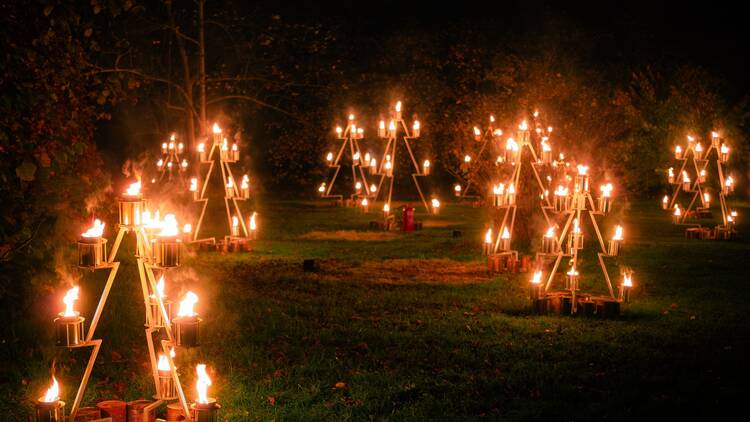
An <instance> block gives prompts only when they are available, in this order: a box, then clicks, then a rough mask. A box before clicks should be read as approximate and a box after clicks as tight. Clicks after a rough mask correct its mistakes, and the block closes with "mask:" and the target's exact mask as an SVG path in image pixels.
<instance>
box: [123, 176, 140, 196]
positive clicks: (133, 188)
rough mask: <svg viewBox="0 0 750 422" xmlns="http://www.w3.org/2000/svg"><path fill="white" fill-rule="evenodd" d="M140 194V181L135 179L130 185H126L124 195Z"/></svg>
mask: <svg viewBox="0 0 750 422" xmlns="http://www.w3.org/2000/svg"><path fill="white" fill-rule="evenodd" d="M140 194H141V181H140V180H139V181H137V182H135V183H131V184H130V186H128V190H126V191H125V195H128V196H138V195H140Z"/></svg>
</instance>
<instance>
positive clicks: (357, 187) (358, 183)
mask: <svg viewBox="0 0 750 422" xmlns="http://www.w3.org/2000/svg"><path fill="white" fill-rule="evenodd" d="M354 189H356V190H358V191H359V190H360V189H362V182H357V183H355V184H354Z"/></svg>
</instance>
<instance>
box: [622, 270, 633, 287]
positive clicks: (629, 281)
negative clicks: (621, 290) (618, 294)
mask: <svg viewBox="0 0 750 422" xmlns="http://www.w3.org/2000/svg"><path fill="white" fill-rule="evenodd" d="M622 285H623V286H624V287H633V275H632V274H630V273H625V274H623V275H622Z"/></svg>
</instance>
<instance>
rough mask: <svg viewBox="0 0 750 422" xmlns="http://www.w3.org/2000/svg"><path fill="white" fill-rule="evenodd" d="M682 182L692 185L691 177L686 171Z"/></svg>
mask: <svg viewBox="0 0 750 422" xmlns="http://www.w3.org/2000/svg"><path fill="white" fill-rule="evenodd" d="M682 181H683V183H690V175H688V173H687V172H686V171H683V172H682Z"/></svg>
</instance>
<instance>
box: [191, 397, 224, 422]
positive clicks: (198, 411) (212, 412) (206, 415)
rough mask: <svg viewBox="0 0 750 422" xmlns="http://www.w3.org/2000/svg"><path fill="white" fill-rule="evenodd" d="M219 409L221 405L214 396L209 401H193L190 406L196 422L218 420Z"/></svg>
mask: <svg viewBox="0 0 750 422" xmlns="http://www.w3.org/2000/svg"><path fill="white" fill-rule="evenodd" d="M219 409H221V406H220V405H219V404H218V403H216V399H214V398H209V399H208V403H193V404H192V405H191V406H190V410H192V412H193V421H194V422H218V420H219Z"/></svg>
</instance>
